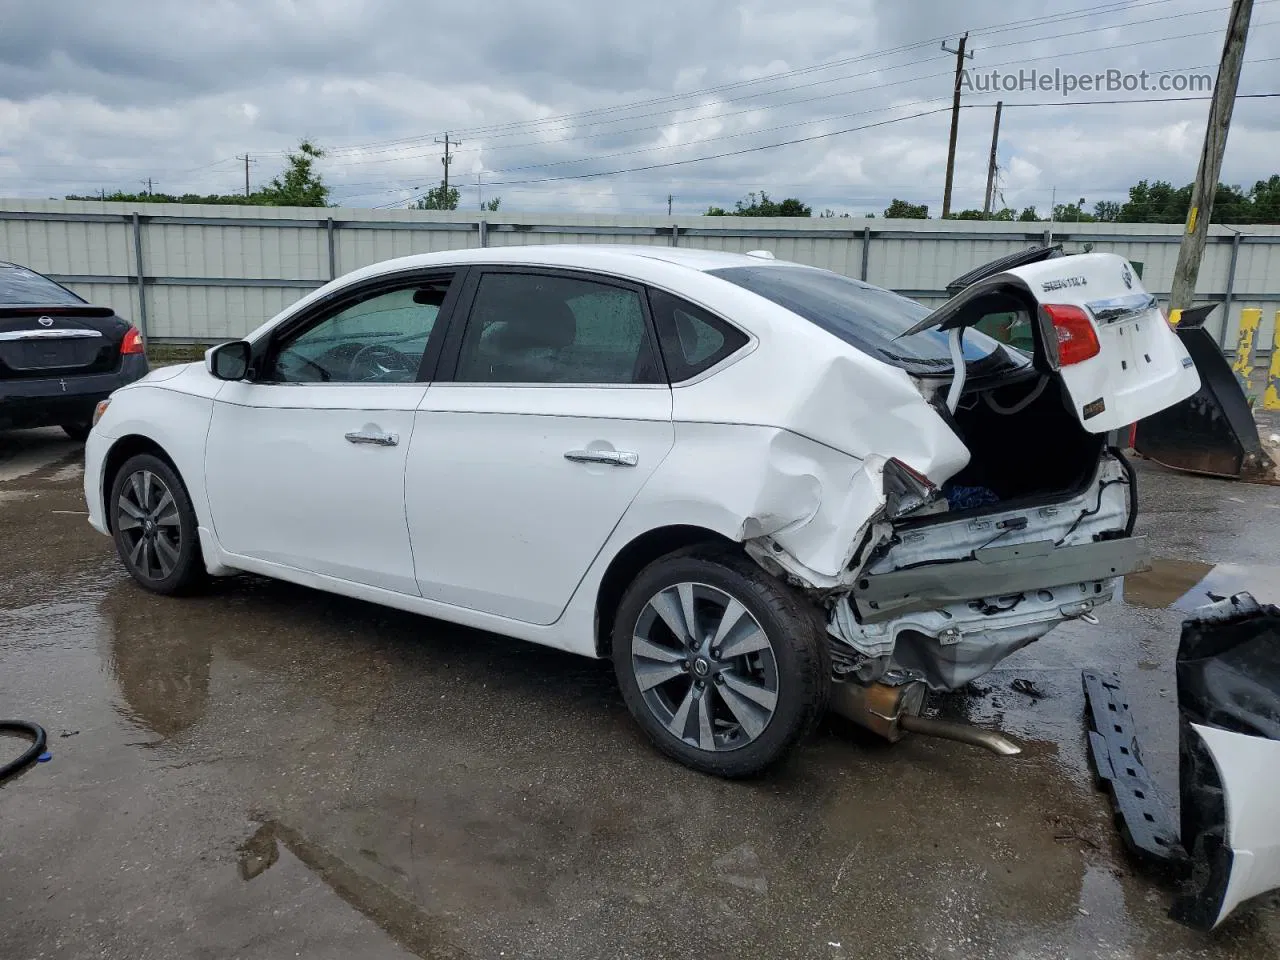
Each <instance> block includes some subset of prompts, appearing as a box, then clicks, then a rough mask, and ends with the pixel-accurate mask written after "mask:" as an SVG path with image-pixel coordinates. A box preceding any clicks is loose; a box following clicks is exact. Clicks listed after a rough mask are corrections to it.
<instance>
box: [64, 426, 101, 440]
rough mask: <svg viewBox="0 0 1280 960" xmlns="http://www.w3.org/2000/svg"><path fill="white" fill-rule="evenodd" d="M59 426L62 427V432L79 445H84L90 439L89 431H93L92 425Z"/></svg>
mask: <svg viewBox="0 0 1280 960" xmlns="http://www.w3.org/2000/svg"><path fill="white" fill-rule="evenodd" d="M58 426H60V427H62V432H63V433H65V434H66V435H67V436H68V437H70V438H71V439H72V440H74V441H76V442H77V443H84V441H85V440H87V439H89V431H90V430H92V429H93V424H91V423H60V424H58Z"/></svg>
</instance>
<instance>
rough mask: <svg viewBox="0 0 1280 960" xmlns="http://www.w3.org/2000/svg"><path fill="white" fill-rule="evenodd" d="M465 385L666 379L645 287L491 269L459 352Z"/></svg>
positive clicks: (459, 375)
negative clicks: (647, 316)
mask: <svg viewBox="0 0 1280 960" xmlns="http://www.w3.org/2000/svg"><path fill="white" fill-rule="evenodd" d="M454 379H455V380H456V381H458V382H460V383H530V384H598V385H622V384H652V383H658V382H660V380H661V378H660V377H659V375H658V366H657V359H656V356H655V355H654V353H653V348H652V343H651V340H650V336H649V330H648V327H647V324H646V323H645V315H644V306H643V302H642V300H641V292H640V291H639V290H637V289H634V288H632V287H623V286H615V285H614V284H611V283H603V282H598V281H595V280H588V279H586V278H585V277H569V276H560V275H553V274H542V273H506V272H491V273H489V272H487V273H485V274H483V275H482V276H481V278H480V284H479V287H478V288H477V290H476V296H475V303H474V305H473V306H472V308H471V316H470V318H469V319H468V321H467V328H466V333H465V334H464V335H463V338H462V344H461V346H460V348H459V352H458V367H457V373H456V374H455V375H454Z"/></svg>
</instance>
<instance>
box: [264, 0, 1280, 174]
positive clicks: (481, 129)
mask: <svg viewBox="0 0 1280 960" xmlns="http://www.w3.org/2000/svg"><path fill="white" fill-rule="evenodd" d="M1169 2H1171V0H1144V2H1141V3H1128V2H1111V3H1103V4H1099V5H1097V6H1095V7H1089V8H1086V9H1084V10H1079V11H1074V12H1070V11H1064V12H1062V13H1057V14H1043V15H1039V16H1036V17H1030V18H1027V19H1025V20H1021V21H1013V22H1008V21H1006V22H1004V23H1000V24H992V25H989V26H986V27H978V28H973V29H971V30H970V32H971V33H974V34H977V33H982V34H995V33H1005V32H1009V31H1016V30H1025V29H1030V28H1032V27H1036V26H1043V25H1045V24H1047V23H1055V22H1057V23H1065V22H1068V21H1071V20H1079V19H1083V18H1086V17H1090V16H1105V15H1107V14H1110V13H1118V12H1125V13H1127V12H1129V11H1133V10H1138V9H1141V8H1144V7H1150V6H1156V5H1162V4H1165V3H1169ZM1260 2H1262V3H1265V2H1273V0H1260ZM1215 12H1218V11H1215V10H1193V11H1186V12H1183V13H1178V14H1172V15H1170V16H1169V17H1155V18H1150V19H1148V20H1146V21H1144V24H1147V23H1154V22H1158V21H1160V20H1165V19H1174V18H1177V17H1184V16H1196V15H1200V14H1206V13H1215ZM1083 32H1089V33H1092V32H1095V30H1089V31H1083ZM1197 35H1198V34H1197ZM950 36H951V35H950V34H947V35H944V36H937V37H933V38H930V39H928V40H920V41H916V42H913V43H909V44H903V45H901V46H898V47H893V48H890V49H887V50H881V51H873V52H870V53H865V54H858V55H856V56H852V57H844V58H841V59H838V60H831V61H826V62H823V63H818V64H813V65H811V66H808V67H802V68H798V69H795V70H787V71H782V72H779V73H775V74H770V75H767V76H763V77H755V78H752V79H749V80H739V81H735V82H731V83H724V84H719V85H717V86H712V87H704V88H700V89H698V90H691V91H688V92H686V93H680V94H668V95H664V96H661V97H653V98H648V99H644V100H637V101H632V102H630V103H626V104H615V105H611V106H607V107H596V108H593V109H589V110H582V111H577V112H574V113H566V114H560V115H558V116H551V117H539V118H536V119H533V120H520V121H509V122H506V123H498V124H490V125H488V126H478V127H470V128H464V129H463V130H462V131H461V132H462V133H465V134H468V135H470V136H479V135H481V134H494V133H495V132H497V131H501V130H508V129H510V128H515V127H528V128H541V127H542V126H544V125H546V124H552V123H558V122H561V121H565V120H574V119H580V118H584V117H588V116H596V115H599V114H610V113H617V112H620V111H625V110H630V109H633V108H636V107H644V106H651V105H656V104H660V103H672V102H675V101H679V100H687V99H691V98H694V97H699V96H706V95H707V94H710V93H718V92H722V91H725V90H730V89H738V88H742V87H746V86H752V85H755V84H761V83H769V82H773V81H775V80H779V79H786V78H789V77H793V76H801V75H804V74H808V73H814V72H819V71H822V70H829V69H834V68H836V67H840V66H846V65H848V64H850V63H856V62H861V61H866V60H872V59H879V58H880V57H885V56H891V55H893V54H897V53H905V52H907V51H910V50H914V49H917V48H920V47H928V46H932V45H933V44H935V43H938V42H940V41H942V40H945V39H948V38H949V37H950ZM1035 39H1050V38H1033V39H1032V40H1023V41H1013V42H1012V43H1009V44H995V45H992V46H1009V45H1017V44H1021V43H1029V42H1034V40H1035ZM931 59H943V58H937V57H935V58H931ZM907 65H909V64H899V65H898V66H907ZM886 69H894V68H893V67H889V68H886ZM840 79H848V78H847V77H837V78H834V79H833V80H827V81H820V82H834V81H835V80H840ZM787 89H795V88H783V89H781V90H774V91H766V92H765V93H764V94H753V96H759V95H767V94H769V93H780V92H784V91H785V90H787ZM626 119H637V118H635V117H631V118H626ZM615 122H616V121H615ZM437 135H438V134H433V133H427V134H420V135H415V136H411V137H400V138H395V139H391V140H381V141H371V142H369V143H364V144H351V145H348V146H344V147H333V148H331V149H332V151H333V152H334V153H343V152H347V151H370V150H373V149H374V148H378V147H386V146H395V145H399V144H407V143H416V142H420V141H424V140H429V139H431V138H433V137H435V136H437ZM277 153H278V154H279V155H281V156H283V155H284V154H285V153H286V151H277ZM262 155H264V156H265V155H267V154H266V153H263V154H262Z"/></svg>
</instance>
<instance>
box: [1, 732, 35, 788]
mask: <svg viewBox="0 0 1280 960" xmlns="http://www.w3.org/2000/svg"><path fill="white" fill-rule="evenodd" d="M0 733H22V734H26V735H27V736H29V737H30V738H31V739H32V744H31V746H30V747H28V748H27V750H26V751H25V752H24V753H23V754H22V756H20V757H18V759H17V760H11V761H9V762H8V763H6V764H5V765H4V766H3V767H0V783H4V782H5V781H6V780H8V779H9V778H10V777H12V776H14V775H15V774H17V773H20V772H21V771H23V770H25V769H26V768H27V767H29V766H31V764H33V763H35V762H36V761H37V760H39V759H40V756H41V755H42V754H43V753H44V747H45V740H46V737H45V733H44V727H42V726H40V724H38V723H28V722H27V721H26V720H0Z"/></svg>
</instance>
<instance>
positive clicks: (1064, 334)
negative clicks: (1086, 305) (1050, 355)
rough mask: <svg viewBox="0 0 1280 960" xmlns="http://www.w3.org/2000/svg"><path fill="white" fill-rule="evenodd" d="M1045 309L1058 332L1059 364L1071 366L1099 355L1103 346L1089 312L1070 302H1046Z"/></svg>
mask: <svg viewBox="0 0 1280 960" xmlns="http://www.w3.org/2000/svg"><path fill="white" fill-rule="evenodd" d="M1043 309H1044V312H1045V313H1046V314H1048V315H1049V319H1050V320H1052V321H1053V328H1054V330H1055V331H1057V334H1058V365H1059V366H1063V367H1069V366H1071V364H1073V363H1080V362H1081V361H1083V360H1088V359H1089V358H1090V357H1096V356H1097V355H1098V352H1099V351H1100V350H1101V349H1102V347H1101V345H1100V344H1099V343H1098V334H1097V332H1096V331H1095V330H1094V329H1093V321H1092V320H1090V319H1089V315H1088V314H1087V313H1085V312H1084V311H1083V310H1081V309H1080V308H1079V307H1076V306H1072V305H1071V304H1068V303H1046V304H1045V305H1044V307H1043Z"/></svg>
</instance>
